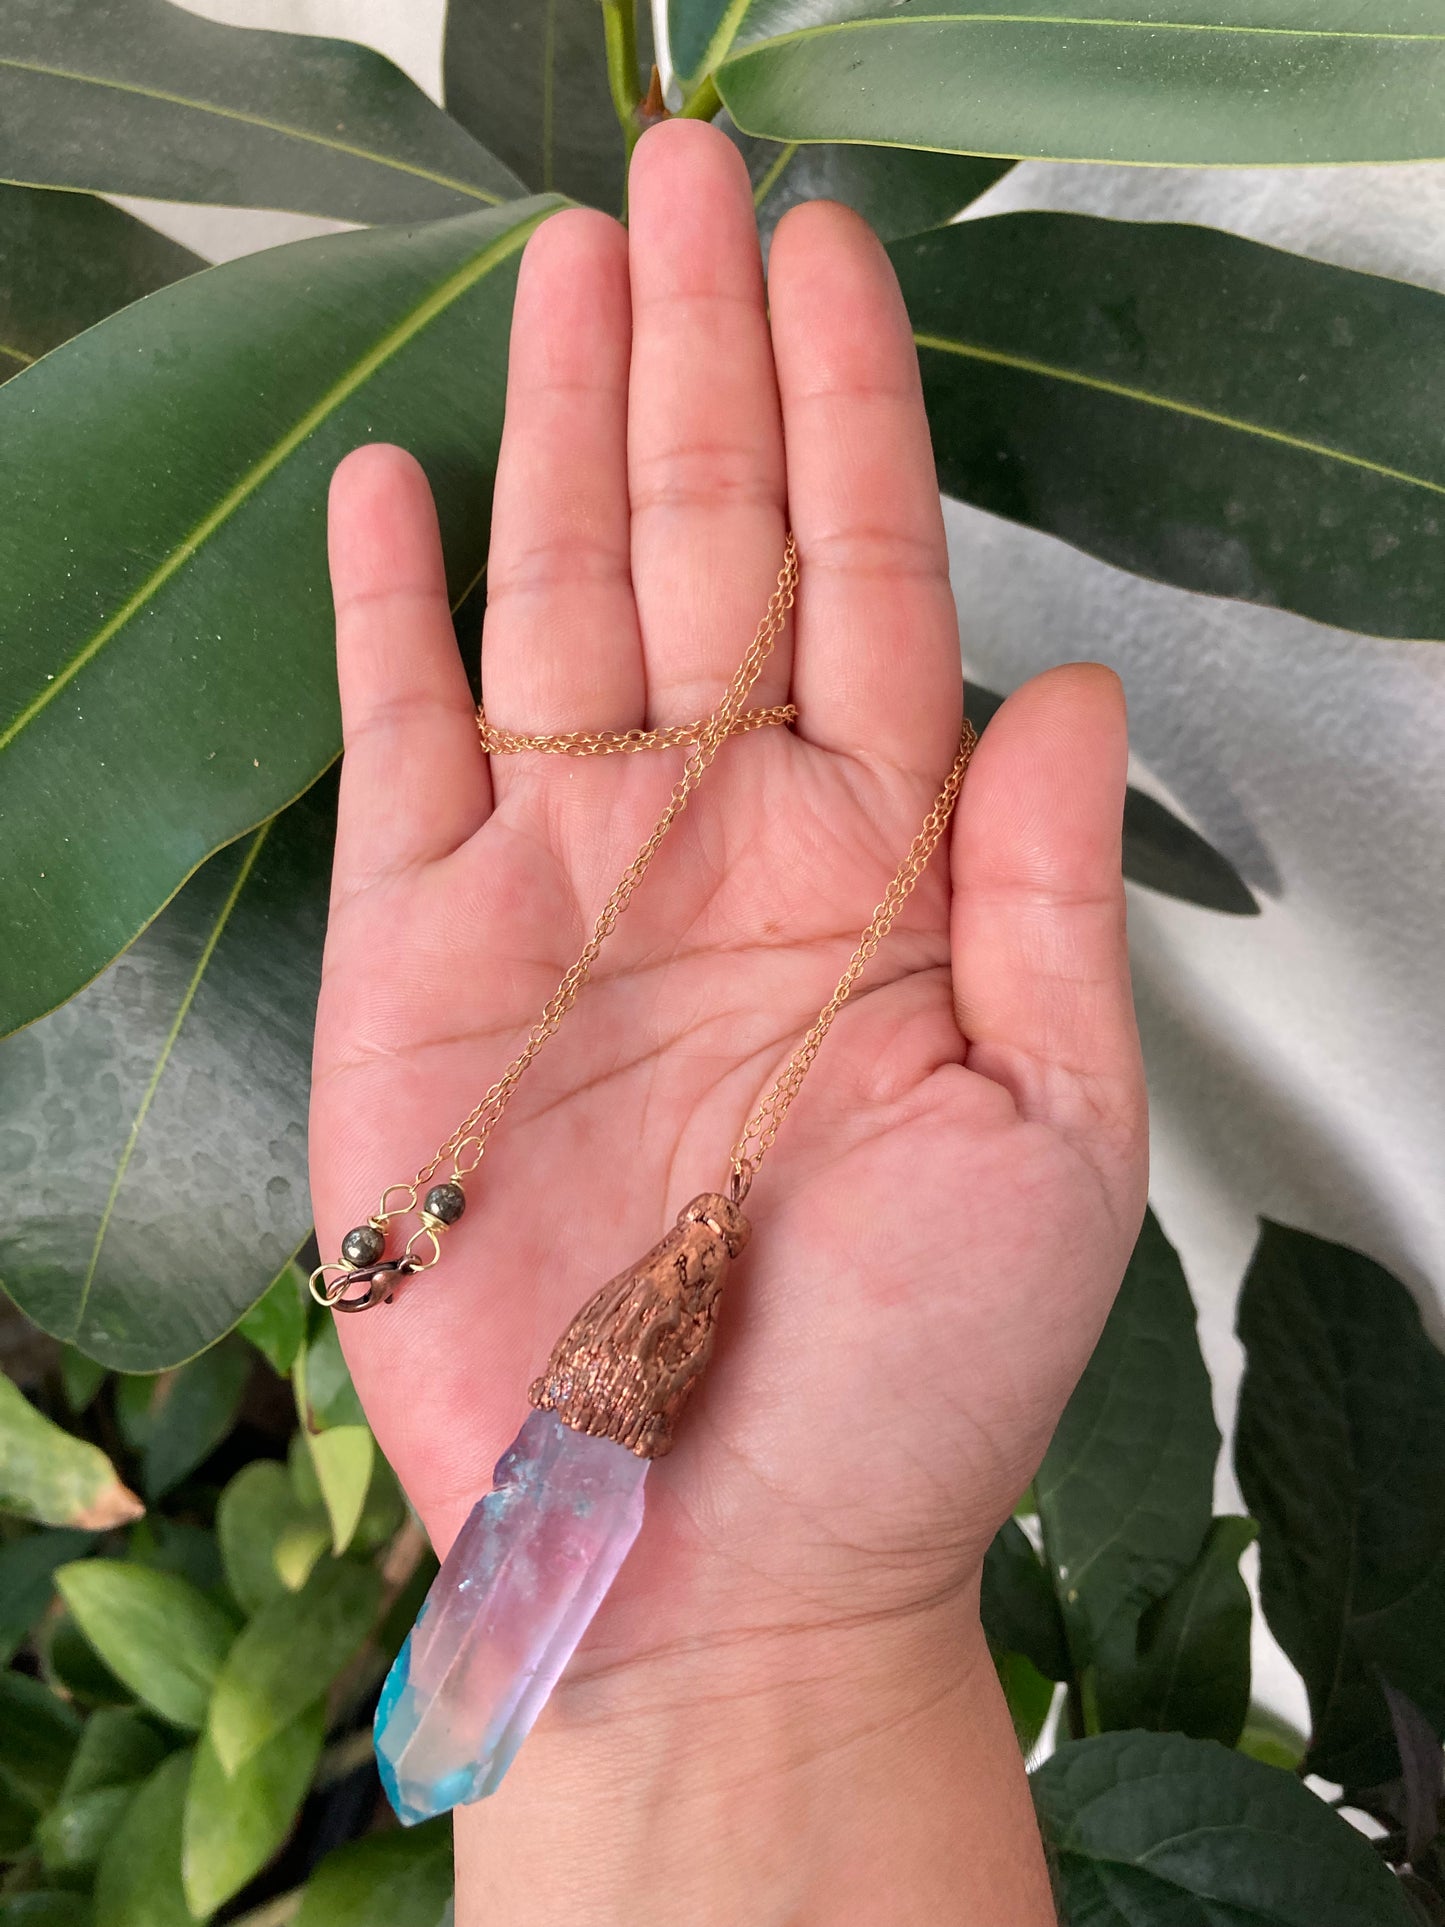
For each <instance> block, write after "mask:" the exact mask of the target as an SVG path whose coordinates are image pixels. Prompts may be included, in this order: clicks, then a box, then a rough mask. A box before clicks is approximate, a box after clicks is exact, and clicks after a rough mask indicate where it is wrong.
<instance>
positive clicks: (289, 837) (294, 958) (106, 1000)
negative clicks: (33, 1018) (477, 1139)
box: [0, 377, 333, 1477]
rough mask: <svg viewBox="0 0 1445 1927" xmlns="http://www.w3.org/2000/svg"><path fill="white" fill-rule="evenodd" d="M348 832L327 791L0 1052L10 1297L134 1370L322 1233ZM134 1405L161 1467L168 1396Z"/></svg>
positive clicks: (144, 1443)
mask: <svg viewBox="0 0 1445 1927" xmlns="http://www.w3.org/2000/svg"><path fill="white" fill-rule="evenodd" d="M26 379H28V377H27V378H26ZM332 821H333V817H332V785H331V784H330V783H329V782H328V783H326V784H324V785H320V786H318V787H317V789H315V790H313V791H311V792H310V793H309V794H308V795H307V796H305V797H303V798H302V799H301V801H300V802H299V803H295V804H293V805H292V807H291V808H290V809H289V810H286V811H284V812H283V813H282V815H281V816H279V817H277V818H275V819H274V820H273V822H272V823H271V824H270V825H268V826H265V827H263V828H262V829H261V830H260V831H257V832H256V833H255V834H254V835H252V836H249V837H246V838H243V839H242V840H241V841H240V842H239V843H237V844H234V845H233V846H232V847H231V848H229V849H227V850H225V851H223V852H222V853H221V854H220V855H219V856H217V857H214V858H213V859H212V860H211V862H209V863H208V864H206V865H205V867H204V868H203V869H202V870H201V871H200V873H199V874H198V875H197V876H196V877H194V878H193V879H192V880H191V882H190V883H188V884H187V885H186V887H185V889H184V890H182V892H181V893H180V895H179V896H178V897H177V898H176V899H175V901H174V902H173V903H171V904H170V905H169V906H168V907H167V909H166V910H165V911H164V912H163V913H162V915H161V916H160V917H158V918H157V920H156V921H155V923H154V924H152V925H151V927H150V929H149V930H147V931H146V932H145V934H144V935H143V936H142V938H141V939H140V941H139V942H138V943H137V944H135V945H134V946H133V948H132V949H131V950H129V951H128V952H127V953H126V954H125V956H123V957H122V958H121V959H120V960H119V961H118V962H117V963H116V964H115V965H114V966H113V967H112V968H111V969H110V970H109V971H107V972H106V973H105V975H104V976H102V977H101V978H100V979H99V981H98V982H96V983H94V984H91V985H90V986H89V987H88V988H87V989H86V990H85V991H84V992H83V993H82V995H80V996H79V997H77V998H76V999H75V1000H74V1001H73V1002H71V1003H69V1004H67V1005H66V1006H65V1007H64V1008H63V1009H61V1010H58V1011H55V1012H53V1013H52V1014H51V1015H50V1016H49V1017H47V1018H46V1019H45V1020H44V1021H43V1022H42V1023H39V1024H36V1025H33V1026H32V1027H31V1028H30V1029H28V1030H25V1031H22V1032H20V1033H19V1034H18V1035H17V1036H14V1037H11V1038H8V1039H6V1040H5V1041H4V1042H3V1043H0V1124H3V1126H4V1131H3V1134H0V1169H3V1182H4V1187H5V1191H6V1195H7V1198H8V1199H9V1201H10V1204H9V1209H8V1211H7V1213H6V1216H5V1220H4V1222H3V1224H0V1279H3V1282H4V1284H5V1288H6V1289H7V1290H8V1291H9V1293H10V1295H11V1296H12V1297H13V1298H14V1299H15V1300H16V1301H17V1303H19V1304H20V1305H21V1306H22V1308H23V1309H24V1310H25V1311H26V1312H28V1313H29V1315H30V1316H31V1317H32V1318H33V1319H34V1320H35V1322H36V1323H37V1324H39V1325H41V1326H43V1327H44V1328H45V1329H46V1330H47V1331H51V1332H54V1333H56V1335H57V1336H59V1337H63V1338H68V1339H72V1340H74V1341H75V1342H76V1343H77V1344H78V1345H80V1346H82V1347H83V1348H84V1349H85V1350H86V1351H87V1352H88V1353H90V1354H91V1355H92V1356H98V1357H100V1358H102V1359H104V1360H105V1362H106V1363H107V1364H110V1365H113V1366H116V1367H118V1368H120V1369H121V1370H123V1371H129V1372H136V1371H154V1370H155V1369H157V1368H158V1367H162V1366H166V1365H173V1364H175V1363H176V1361H177V1360H180V1359H185V1358H187V1357H188V1356H190V1355H191V1354H193V1353H195V1352H197V1351H199V1350H200V1349H201V1348H202V1347H203V1346H206V1345H208V1344H210V1343H211V1341H212V1340H213V1339H214V1338H216V1337H217V1335H218V1334H219V1333H221V1332H223V1331H225V1329H226V1328H227V1326H229V1325H231V1324H233V1323H234V1322H235V1320H236V1319H237V1318H238V1317H239V1316H240V1314H241V1313H242V1312H244V1311H245V1310H246V1309H247V1307H248V1306H249V1305H250V1304H251V1303H252V1302H253V1301H254V1300H255V1299H257V1298H258V1297H260V1296H261V1294H262V1293H264V1292H265V1290H266V1288H267V1286H268V1285H269V1284H270V1282H271V1280H272V1278H273V1277H274V1276H275V1274H276V1272H277V1271H278V1269H279V1268H280V1266H281V1265H282V1264H283V1263H284V1262H285V1260H286V1259H288V1258H289V1257H290V1255H291V1253H292V1252H293V1251H294V1250H295V1249H296V1247H297V1246H298V1245H299V1244H300V1243H301V1242H302V1240H303V1239H304V1238H305V1237H306V1234H307V1231H308V1229H309V1227H310V1223H311V1205H310V1199H309V1196H308V1193H307V1188H306V1092H307V1082H308V1065H309V1057H310V1050H311V1023H312V1015H313V1012H314V1009H315V1003H316V992H317V986H318V984H319V982H320V972H321V945H322V939H323V936H324V934H325V924H326V892H327V877H328V873H329V869H330V861H331V856H330V851H331V834H332ZM216 1369H217V1368H216V1367H215V1366H214V1365H211V1366H205V1367H202V1370H203V1373H213V1372H214V1371H215V1370H216ZM236 1369H237V1370H239V1367H237V1368H236ZM137 1390H138V1391H139V1393H140V1395H141V1400H140V1408H138V1409H134V1410H133V1409H132V1406H133V1403H134V1400H135V1394H136V1392H137ZM121 1391H122V1393H123V1394H124V1397H123V1398H122V1399H120V1400H119V1401H118V1410H119V1412H120V1415H121V1418H122V1423H123V1424H124V1425H125V1426H127V1427H128V1428H129V1432H130V1437H131V1442H132V1444H133V1445H135V1446H136V1448H137V1449H139V1450H141V1451H144V1452H146V1453H149V1451H150V1445H149V1439H150V1418H151V1415H152V1414H151V1406H152V1399H153V1392H154V1387H153V1386H152V1385H151V1384H149V1383H148V1382H142V1384H141V1385H140V1386H139V1387H138V1388H137V1387H135V1386H133V1385H132V1384H131V1383H130V1382H129V1381H122V1386H121ZM148 1463H149V1461H148ZM173 1469H174V1468H173V1467H169V1468H167V1467H160V1468H158V1470H157V1476H163V1477H168V1476H169V1471H170V1470H173Z"/></svg>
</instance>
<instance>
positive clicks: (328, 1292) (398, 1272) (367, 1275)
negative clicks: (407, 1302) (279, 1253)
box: [311, 1258, 416, 1311]
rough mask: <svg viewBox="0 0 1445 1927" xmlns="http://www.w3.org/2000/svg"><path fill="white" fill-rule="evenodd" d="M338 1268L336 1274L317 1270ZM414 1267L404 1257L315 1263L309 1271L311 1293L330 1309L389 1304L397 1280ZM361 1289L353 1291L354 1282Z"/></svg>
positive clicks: (364, 1307) (360, 1308)
mask: <svg viewBox="0 0 1445 1927" xmlns="http://www.w3.org/2000/svg"><path fill="white" fill-rule="evenodd" d="M332 1270H335V1271H338V1272H339V1273H340V1276H339V1277H336V1278H325V1277H324V1276H323V1277H322V1278H321V1281H320V1284H319V1286H318V1284H317V1282H316V1280H317V1273H322V1274H324V1273H325V1272H328V1271H332ZM415 1270H416V1266H415V1265H413V1264H409V1263H408V1262H407V1260H406V1259H404V1258H384V1259H382V1260H381V1262H380V1263H379V1264H374V1265H358V1266H357V1267H356V1268H355V1269H354V1270H353V1269H351V1268H350V1267H345V1268H343V1267H341V1266H332V1265H318V1266H317V1270H316V1272H313V1273H312V1286H311V1295H312V1297H313V1298H315V1299H317V1300H319V1302H320V1303H321V1304H323V1305H329V1306H330V1307H331V1309H332V1310H333V1311H370V1310H371V1308H372V1306H373V1305H389V1304H390V1303H391V1299H392V1294H393V1292H394V1291H395V1290H396V1287H397V1285H398V1284H399V1283H400V1281H401V1280H402V1279H403V1278H405V1277H407V1276H408V1275H409V1274H410V1273H411V1272H413V1271H415ZM358 1285H360V1286H362V1287H364V1289H362V1290H361V1291H356V1290H355V1289H354V1288H355V1287H356V1286H358Z"/></svg>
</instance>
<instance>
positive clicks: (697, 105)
mask: <svg viewBox="0 0 1445 1927" xmlns="http://www.w3.org/2000/svg"><path fill="white" fill-rule="evenodd" d="M721 110H722V95H721V94H720V93H719V92H718V90H717V82H716V81H715V80H714V79H713V77H712V75H711V74H704V75H703V77H702V79H701V80H700V81H699V82H698V83H697V85H696V87H694V88H693V90H692V92H691V93H690V94H689V95H688V97H687V99H686V100H685V101H684V102H683V103H682V105H681V107H679V108H678V110H677V112H678V118H679V119H681V120H712V119H713V118H714V116H715V115H717V114H718V113H720V112H721Z"/></svg>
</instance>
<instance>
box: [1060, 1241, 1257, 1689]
mask: <svg viewBox="0 0 1445 1927" xmlns="http://www.w3.org/2000/svg"><path fill="white" fill-rule="evenodd" d="M1218 1453H1219V1431H1218V1428H1217V1426H1216V1425H1215V1422H1214V1407H1213V1404H1212V1402H1211V1398H1210V1389H1209V1374H1208V1372H1207V1371H1206V1370H1205V1368H1204V1360H1203V1357H1202V1356H1201V1354H1200V1350H1199V1338H1198V1334H1197V1332H1196V1330H1195V1322H1194V1301H1193V1300H1192V1298H1191V1297H1190V1295H1189V1286H1188V1284H1187V1283H1186V1282H1185V1278H1184V1272H1183V1270H1182V1268H1181V1266H1180V1263H1179V1259H1178V1257H1177V1255H1176V1254H1175V1251H1174V1248H1173V1246H1172V1245H1171V1244H1170V1243H1169V1241H1168V1239H1167V1238H1166V1237H1165V1236H1164V1233H1163V1232H1162V1231H1161V1230H1160V1228H1159V1224H1158V1221H1157V1219H1156V1218H1155V1217H1154V1216H1153V1214H1152V1212H1151V1213H1150V1215H1149V1216H1148V1217H1147V1218H1146V1219H1145V1221H1144V1228H1143V1230H1142V1231H1141V1232H1140V1234H1139V1242H1138V1244H1137V1245H1136V1246H1135V1248H1134V1254H1133V1256H1132V1257H1131V1258H1130V1260H1129V1267H1128V1270H1127V1271H1126V1272H1125V1274H1124V1282H1123V1284H1122V1285H1121V1286H1120V1288H1119V1295H1118V1297H1117V1298H1116V1300H1115V1301H1114V1307H1113V1310H1112V1311H1111V1312H1110V1314H1109V1318H1108V1322H1107V1324H1106V1325H1105V1327H1104V1331H1103V1335H1102V1336H1101V1337H1100V1339H1099V1342H1098V1345H1097V1346H1096V1347H1095V1350H1094V1355H1093V1357H1092V1358H1091V1359H1090V1360H1089V1363H1088V1365H1087V1366H1086V1367H1085V1370H1084V1375H1083V1377H1082V1378H1081V1379H1080V1380H1079V1383H1078V1385H1077V1386H1076V1387H1075V1390H1074V1394H1073V1396H1072V1398H1070V1400H1069V1403H1068V1405H1067V1407H1066V1408H1065V1411H1064V1415H1063V1417H1062V1418H1061V1419H1060V1421H1059V1425H1058V1429H1057V1431H1056V1432H1055V1433H1054V1437H1053V1440H1052V1443H1051V1444H1050V1446H1049V1449H1048V1452H1047V1454H1046V1456H1045V1458H1044V1462H1043V1465H1042V1466H1041V1467H1040V1468H1039V1474H1038V1478H1037V1480H1036V1481H1035V1490H1036V1491H1037V1494H1038V1502H1039V1518H1040V1522H1041V1524H1042V1527H1043V1536H1044V1551H1045V1557H1046V1559H1047V1560H1048V1562H1049V1565H1050V1568H1051V1571H1052V1576H1053V1580H1054V1587H1055V1590H1056V1592H1057V1593H1058V1596H1059V1603H1060V1605H1061V1606H1062V1608H1063V1615H1064V1624H1065V1626H1066V1628H1067V1630H1068V1637H1069V1647H1070V1652H1071V1654H1072V1657H1073V1660H1074V1664H1075V1667H1076V1668H1077V1669H1080V1670H1081V1669H1083V1668H1084V1667H1086V1666H1087V1665H1089V1664H1091V1663H1092V1662H1094V1661H1095V1660H1098V1659H1102V1658H1106V1657H1108V1656H1109V1655H1110V1654H1112V1653H1114V1652H1116V1651H1118V1650H1121V1649H1122V1650H1124V1651H1128V1650H1131V1649H1132V1646H1133V1642H1134V1629H1135V1626H1136V1624H1137V1622H1138V1619H1139V1615H1140V1614H1141V1613H1142V1612H1143V1610H1144V1608H1145V1607H1146V1606H1147V1605H1148V1604H1149V1603H1150V1601H1151V1600H1154V1599H1159V1598H1162V1597H1163V1595H1164V1594H1165V1593H1166V1592H1168V1591H1169V1589H1170V1587H1171V1586H1173V1585H1174V1583H1175V1581H1176V1580H1178V1579H1179V1578H1180V1577H1181V1575H1182V1574H1183V1573H1184V1572H1185V1571H1187V1569H1188V1568H1189V1566H1190V1565H1191V1564H1192V1563H1193V1561H1194V1559H1195V1557H1196V1556H1197V1554H1198V1552H1199V1548H1200V1546H1201V1544H1202V1543H1203V1540H1204V1535H1205V1532H1206V1531H1207V1530H1208V1527H1209V1521H1210V1516H1211V1511H1212V1505H1213V1494H1214V1465H1215V1460H1216V1458H1217V1457H1218Z"/></svg>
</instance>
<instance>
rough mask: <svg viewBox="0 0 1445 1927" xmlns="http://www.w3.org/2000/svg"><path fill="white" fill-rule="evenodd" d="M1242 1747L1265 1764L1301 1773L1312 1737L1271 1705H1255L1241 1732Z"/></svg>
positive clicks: (1240, 1743) (1241, 1748) (1243, 1750)
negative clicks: (1270, 1707)
mask: <svg viewBox="0 0 1445 1927" xmlns="http://www.w3.org/2000/svg"><path fill="white" fill-rule="evenodd" d="M1238 1750H1239V1751H1240V1752H1241V1753H1247V1754H1248V1755H1249V1757H1250V1759H1251V1760H1259V1761H1260V1762H1261V1763H1262V1764H1263V1765H1265V1766H1273V1767H1278V1768H1280V1769H1281V1771H1283V1772H1285V1773H1297V1772H1298V1771H1299V1769H1300V1767H1301V1766H1302V1765H1303V1764H1304V1757H1305V1754H1306V1753H1308V1751H1309V1741H1308V1740H1307V1739H1306V1738H1305V1736H1304V1734H1303V1733H1297V1732H1296V1731H1295V1729H1294V1728H1293V1727H1292V1726H1291V1725H1290V1724H1289V1722H1288V1720H1283V1719H1281V1718H1280V1717H1279V1715H1278V1714H1277V1713H1271V1712H1270V1711H1269V1709H1268V1707H1264V1706H1251V1707H1250V1709H1249V1714H1248V1717H1247V1718H1246V1719H1245V1722H1244V1731H1243V1732H1242V1733H1241V1734H1240V1736H1239V1742H1238Z"/></svg>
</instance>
